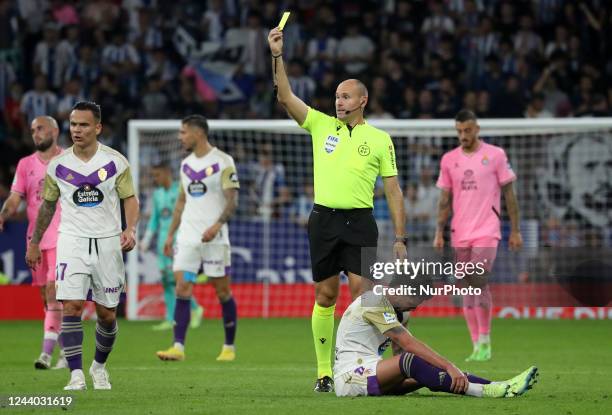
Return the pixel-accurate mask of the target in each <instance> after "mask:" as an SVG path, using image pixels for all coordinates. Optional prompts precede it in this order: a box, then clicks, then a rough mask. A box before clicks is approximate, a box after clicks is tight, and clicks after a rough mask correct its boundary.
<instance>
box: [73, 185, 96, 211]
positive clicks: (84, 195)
mask: <svg viewBox="0 0 612 415" xmlns="http://www.w3.org/2000/svg"><path fill="white" fill-rule="evenodd" d="M72 200H73V201H74V204H75V205H77V206H81V207H94V206H98V205H99V204H100V203H102V201H103V200H104V194H103V193H102V191H101V190H100V189H98V188H97V187H95V186H92V185H90V184H84V185H83V186H81V187H79V188H78V189H76V190H75V191H74V193H73V194H72Z"/></svg>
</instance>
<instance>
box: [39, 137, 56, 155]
mask: <svg viewBox="0 0 612 415" xmlns="http://www.w3.org/2000/svg"><path fill="white" fill-rule="evenodd" d="M52 145H53V137H47V138H45V139H43V140H41V141H40V142H39V143H38V144H34V148H36V151H40V152H43V151H47V150H48V149H49V148H51V146H52Z"/></svg>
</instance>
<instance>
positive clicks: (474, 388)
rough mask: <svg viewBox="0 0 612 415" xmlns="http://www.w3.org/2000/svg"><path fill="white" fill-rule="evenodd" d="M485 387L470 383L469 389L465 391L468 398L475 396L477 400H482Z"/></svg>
mask: <svg viewBox="0 0 612 415" xmlns="http://www.w3.org/2000/svg"><path fill="white" fill-rule="evenodd" d="M483 387H484V385H483V384H481V383H472V382H469V383H468V388H467V390H466V391H465V394H466V395H468V396H475V397H477V398H482V389H483Z"/></svg>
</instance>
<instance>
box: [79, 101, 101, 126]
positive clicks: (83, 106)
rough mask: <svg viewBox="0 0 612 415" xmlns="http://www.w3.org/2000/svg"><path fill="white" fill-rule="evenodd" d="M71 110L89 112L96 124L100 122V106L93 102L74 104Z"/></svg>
mask: <svg viewBox="0 0 612 415" xmlns="http://www.w3.org/2000/svg"><path fill="white" fill-rule="evenodd" d="M72 110H73V111H75V110H78V111H91V113H92V114H93V116H94V119H95V120H96V121H97V122H98V123H100V122H102V110H101V109H100V106H99V105H98V104H96V103H95V102H93V101H79V102H77V103H76V104H74V106H73V107H72Z"/></svg>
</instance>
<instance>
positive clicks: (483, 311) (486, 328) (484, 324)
mask: <svg viewBox="0 0 612 415" xmlns="http://www.w3.org/2000/svg"><path fill="white" fill-rule="evenodd" d="M475 303H476V304H475V310H476V319H477V320H478V336H479V340H480V343H490V339H489V336H490V333H491V319H492V308H493V307H492V305H493V301H492V299H491V290H490V289H489V286H488V285H487V286H486V287H484V288H483V289H482V294H480V295H479V296H476V297H475ZM483 339H486V341H485V342H483V341H482V340H483Z"/></svg>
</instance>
